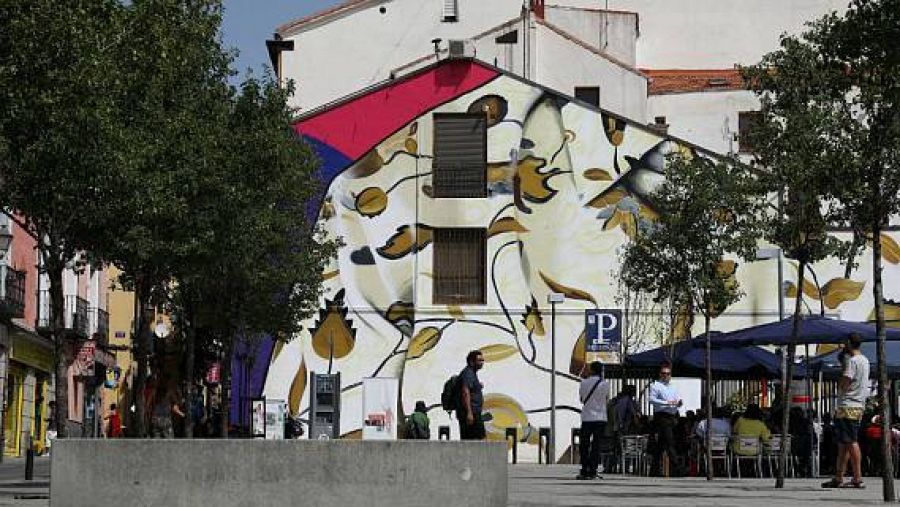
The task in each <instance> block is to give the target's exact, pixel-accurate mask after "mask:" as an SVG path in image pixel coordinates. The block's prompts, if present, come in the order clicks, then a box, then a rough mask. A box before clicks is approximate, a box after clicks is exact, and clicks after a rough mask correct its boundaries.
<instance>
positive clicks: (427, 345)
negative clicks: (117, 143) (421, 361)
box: [406, 327, 441, 359]
mask: <svg viewBox="0 0 900 507" xmlns="http://www.w3.org/2000/svg"><path fill="white" fill-rule="evenodd" d="M440 340H441V330H440V329H438V328H436V327H426V328H422V329H421V330H419V332H418V333H416V335H415V336H413V338H412V340H410V341H409V349H407V352H406V358H407V359H418V358H420V357H422V356H423V355H425V353H426V352H428V351H429V350H431V349H433V348H434V346H435V345H437V344H438V342H439V341H440Z"/></svg>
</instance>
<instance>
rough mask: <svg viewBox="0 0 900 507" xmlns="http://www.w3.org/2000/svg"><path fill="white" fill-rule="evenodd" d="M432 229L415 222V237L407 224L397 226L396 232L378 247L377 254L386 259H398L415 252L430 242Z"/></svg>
mask: <svg viewBox="0 0 900 507" xmlns="http://www.w3.org/2000/svg"><path fill="white" fill-rule="evenodd" d="M433 231H434V229H433V228H431V227H429V226H427V225H422V224H416V229H415V238H414V237H413V230H412V228H411V227H410V226H408V225H403V226H400V227H398V228H397V232H396V233H395V234H394V235H393V236H391V237H390V238H388V240H387V242H386V243H385V245H384V246H382V247H379V248H378V250H377V251H378V254H379V255H381V256H382V257H384V258H386V259H391V260H393V259H399V258H401V257H403V256H405V255H407V254H409V253H415V252H418V251H420V250H422V249H424V248H425V247H426V246H428V245H429V244H431V241H432V239H433Z"/></svg>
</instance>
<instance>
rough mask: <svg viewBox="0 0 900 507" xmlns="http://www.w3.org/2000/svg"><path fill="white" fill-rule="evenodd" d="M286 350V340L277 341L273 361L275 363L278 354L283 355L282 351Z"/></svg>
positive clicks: (273, 350)
mask: <svg viewBox="0 0 900 507" xmlns="http://www.w3.org/2000/svg"><path fill="white" fill-rule="evenodd" d="M282 349H284V340H275V347H274V348H273V349H272V361H271V362H273V363H274V362H275V360H276V359H278V354H281V350H282Z"/></svg>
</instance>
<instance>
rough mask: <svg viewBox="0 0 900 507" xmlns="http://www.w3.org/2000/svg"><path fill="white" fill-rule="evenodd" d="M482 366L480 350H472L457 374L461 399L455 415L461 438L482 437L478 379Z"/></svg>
mask: <svg viewBox="0 0 900 507" xmlns="http://www.w3.org/2000/svg"><path fill="white" fill-rule="evenodd" d="M482 366H484V356H482V355H481V351H480V350H473V351H472V352H469V354H468V355H467V356H466V367H465V368H463V371H462V373H460V374H459V391H460V396H461V398H462V399H461V400H460V401H461V403H460V407H459V410H457V411H456V417H457V419H459V437H460V439H461V440H483V439H484V420H482V418H481V407H482V406H483V404H484V397H483V396H482V394H481V391H482V389H483V388H484V386H483V385H482V384H481V381H479V380H478V370H480V369H481V368H482Z"/></svg>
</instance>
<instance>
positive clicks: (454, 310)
mask: <svg viewBox="0 0 900 507" xmlns="http://www.w3.org/2000/svg"><path fill="white" fill-rule="evenodd" d="M447 313H449V314H450V316H451V317H453V318H454V319H459V320H462V319H465V318H466V314H464V313H463V311H462V308H460V307H459V305H450V306H448V307H447Z"/></svg>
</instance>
